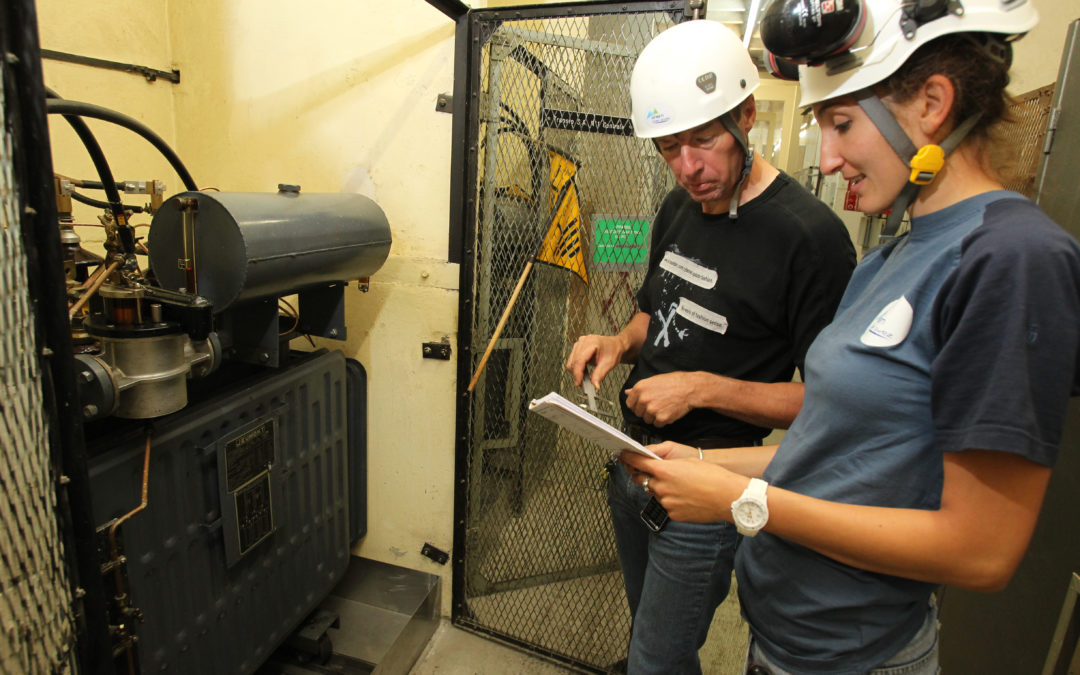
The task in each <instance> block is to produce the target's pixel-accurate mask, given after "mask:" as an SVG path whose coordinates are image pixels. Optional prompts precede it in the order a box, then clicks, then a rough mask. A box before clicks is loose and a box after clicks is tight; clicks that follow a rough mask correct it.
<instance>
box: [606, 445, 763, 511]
mask: <svg viewBox="0 0 1080 675" xmlns="http://www.w3.org/2000/svg"><path fill="white" fill-rule="evenodd" d="M650 449H651V450H653V451H654V452H656V454H658V455H660V456H661V457H665V459H662V460H660V459H650V458H648V457H645V456H644V455H640V454H638V453H636V452H631V451H623V453H622V455H621V456H620V457H619V461H621V462H623V463H624V464H626V466H627V467H628V468H629V469H630V472H631V475H632V476H633V480H634V482H635V483H637V484H638V485H642V486H643V487H647V488H648V491H649V492H651V493H652V494H653V495H654V496H655V497H656V499H657V500H658V501H659V502H660V504H661V506H663V507H664V508H665V509H666V510H667V512H668V515H669V516H670V517H671V518H672V519H673V520H678V521H682V522H688V523H712V522H716V521H720V520H725V521H728V522H731V502H733V501H735V499H737V498H738V497H739V495H740V494H742V491H743V490H745V489H746V486H747V485H748V484H749V483H750V479H749V478H747V477H746V476H740V475H739V474H737V473H733V472H731V471H728V470H727V469H725V468H723V467H721V466H718V465H716V464H712V463H709V462H702V461H700V460H699V459H698V457H697V448H691V447H690V446H686V445H679V444H678V443H671V442H665V443H661V444H659V445H656V446H651V447H650ZM687 451H690V452H692V453H693V455H692V457H687V456H686V455H685V453H686V452H687ZM662 453H664V454H662ZM675 454H679V455H680V457H675V456H674V455H675ZM646 479H648V484H647V486H646V485H645V480H646Z"/></svg>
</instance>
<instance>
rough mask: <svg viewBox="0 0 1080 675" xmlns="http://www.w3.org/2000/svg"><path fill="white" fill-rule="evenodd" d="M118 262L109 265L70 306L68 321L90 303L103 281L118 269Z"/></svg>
mask: <svg viewBox="0 0 1080 675" xmlns="http://www.w3.org/2000/svg"><path fill="white" fill-rule="evenodd" d="M120 262H121V261H119V260H117V261H115V262H113V263H111V264H110V265H109V267H108V269H106V270H105V272H104V273H103V274H102V275H101V276H100V277H98V278H97V279H95V280H94V283H93V284H92V285H91V286H90V288H88V289H87V290H86V292H85V293H83V294H82V297H80V298H79V299H78V301H77V302H76V303H75V304H74V305H72V306H71V309H69V310H68V319H74V318H75V315H76V314H78V313H79V310H80V309H82V308H83V305H85V304H86V303H87V302H89V301H90V298H92V297H93V296H94V293H97V291H98V289H99V288H101V285H102V284H104V283H105V280H106V279H108V278H109V275H110V274H112V273H113V272H115V271H116V269H117V268H118V267H120Z"/></svg>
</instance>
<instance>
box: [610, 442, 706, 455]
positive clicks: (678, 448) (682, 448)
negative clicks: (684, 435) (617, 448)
mask: <svg viewBox="0 0 1080 675" xmlns="http://www.w3.org/2000/svg"><path fill="white" fill-rule="evenodd" d="M647 447H648V449H649V450H652V451H653V452H654V453H656V454H657V456H659V457H663V458H664V459H698V458H699V455H698V449H697V448H694V447H691V446H689V445H683V444H682V443H676V442H675V441H664V442H663V443H658V444H657V445H650V446H647ZM623 454H626V453H623ZM634 454H637V453H634ZM639 456H640V455H639Z"/></svg>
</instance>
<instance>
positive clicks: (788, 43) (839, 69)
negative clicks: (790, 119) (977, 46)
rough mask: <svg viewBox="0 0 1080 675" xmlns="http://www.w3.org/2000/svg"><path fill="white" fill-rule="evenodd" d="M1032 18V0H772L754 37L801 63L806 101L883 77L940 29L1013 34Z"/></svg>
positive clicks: (939, 33) (849, 91)
mask: <svg viewBox="0 0 1080 675" xmlns="http://www.w3.org/2000/svg"><path fill="white" fill-rule="evenodd" d="M864 5H865V7H864ZM1038 21H1039V16H1038V13H1037V12H1036V11H1035V7H1034V6H1033V4H1032V2H1031V0H931V1H929V2H926V1H923V2H910V1H908V2H904V1H902V0H774V1H773V2H772V4H770V5H769V7H768V8H766V10H765V13H764V14H763V16H762V19H761V38H762V42H764V43H765V48H766V49H767V50H768V51H769V52H770V53H771V54H773V55H775V56H778V57H781V58H786V59H790V60H793V61H795V62H797V63H801V64H802V65H800V66H799V86H800V89H801V91H802V100H801V101H800V102H799V105H800V106H809V105H813V104H815V103H819V102H821V101H825V100H828V99H831V98H836V97H838V96H844V95H847V94H854V93H855V92H857V91H860V90H862V89H866V88H867V87H870V86H872V85H874V84H877V83H878V82H881V81H882V80H885V79H886V78H888V77H889V76H890V75H892V74H893V73H895V72H896V71H897V70H898V69H899V68H900V66H901V65H903V63H904V62H905V61H907V59H908V57H910V56H911V55H912V54H913V53H914V52H915V50H916V49H918V48H919V47H921V46H923V45H924V44H926V43H927V42H930V41H931V40H934V39H935V38H939V37H941V36H943V35H947V34H950V33H997V34H999V35H1002V36H1019V35H1022V34H1024V33H1026V32H1027V31H1029V30H1031V29H1032V28H1034V27H1035V24H1036V23H1038ZM830 41H831V42H832V43H833V44H834V45H835V51H832V52H831V53H830V52H829V46H828V45H827V44H826V43H828V42H830Z"/></svg>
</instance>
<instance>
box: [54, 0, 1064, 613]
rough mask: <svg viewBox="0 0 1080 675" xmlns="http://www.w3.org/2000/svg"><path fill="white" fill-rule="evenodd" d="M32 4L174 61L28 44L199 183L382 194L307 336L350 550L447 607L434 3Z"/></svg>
mask: <svg viewBox="0 0 1080 675" xmlns="http://www.w3.org/2000/svg"><path fill="white" fill-rule="evenodd" d="M469 4H471V5H472V6H476V7H479V6H483V4H484V3H482V2H470V3H469ZM1038 6H1039V8H1040V10H1041V12H1042V14H1043V17H1044V20H1043V22H1042V24H1041V25H1040V26H1039V27H1038V28H1037V29H1036V30H1035V31H1033V32H1032V34H1031V35H1029V36H1028V37H1027V38H1026V39H1024V40H1023V41H1021V42H1020V43H1019V47H1018V50H1017V77H1016V78H1015V85H1014V90H1015V91H1016V92H1022V91H1027V90H1029V89H1033V88H1035V87H1038V86H1042V85H1044V84H1047V83H1049V82H1051V81H1053V80H1054V77H1055V73H1056V71H1057V64H1058V61H1059V59H1060V51H1061V47H1062V44H1063V42H1064V35H1065V26H1066V24H1067V23H1068V22H1069V21H1071V20H1072V19H1074V18H1076V17H1078V16H1080V0H1069V2H1061V3H1058V2H1052V1H1050V0H1042V1H1041V2H1039V3H1038ZM38 12H39V22H40V33H41V42H42V46H43V47H45V48H48V49H54V50H60V51H66V52H72V53H77V54H82V55H86V56H94V57H98V58H105V59H111V60H116V61H124V62H131V63H138V64H143V65H147V66H151V67H155V68H159V69H162V70H169V69H171V68H174V67H175V68H178V69H179V70H180V71H181V82H180V84H179V85H174V84H170V83H168V82H163V81H157V82H154V83H150V82H147V81H146V80H145V79H143V78H141V77H137V76H133V75H129V74H124V73H118V72H111V71H102V70H98V69H94V68H88V67H85V66H77V65H69V64H63V63H57V62H53V61H46V63H45V77H46V84H47V85H48V86H51V87H53V88H55V89H56V90H57V91H58V92H59V93H60V94H61V95H62V96H64V97H66V98H70V99H75V100H83V101H89V102H92V103H97V104H100V105H104V106H108V107H110V108H114V109H116V110H119V111H121V112H124V113H126V114H128V115H131V116H132V117H135V118H137V119H139V120H141V121H143V122H144V123H146V124H147V125H149V126H150V127H151V128H152V129H154V130H155V131H156V132H157V133H158V134H160V135H161V136H162V137H163V138H164V139H165V140H166V141H167V142H168V143H170V144H171V145H172V146H173V147H174V148H175V149H176V150H177V151H178V153H179V154H180V156H181V157H182V158H183V160H184V162H185V163H186V164H187V166H188V168H189V169H190V171H191V173H192V174H193V175H194V177H195V180H196V181H197V182H198V183H199V185H200V186H204V187H205V186H214V187H217V188H220V189H222V190H227V191H260V192H262V191H273V190H274V189H275V188H276V185H277V184H278V183H280V182H289V183H298V184H300V185H302V186H303V189H304V190H305V191H308V192H336V191H341V190H352V191H358V192H362V193H364V194H367V195H369V196H372V197H374V199H375V200H376V201H377V202H378V203H379V204H380V205H381V206H382V208H383V209H384V210H385V211H386V214H387V217H388V218H389V221H390V225H391V229H392V231H393V234H394V245H393V248H392V250H391V256H390V259H389V260H388V262H387V264H386V265H385V266H384V268H383V269H382V270H381V271H380V272H379V273H378V274H376V275H375V276H374V277H373V278H372V283H371V290H370V292H368V293H366V294H365V293H361V292H360V291H358V290H357V289H356V288H355V286H354V287H352V288H350V289H349V290H348V292H347V298H348V310H347V311H348V330H349V339H348V341H347V342H345V343H330V342H327V343H326V345H327V346H340V347H343V348H344V350H345V353H346V355H348V356H351V357H354V358H357V359H358V360H360V362H361V363H363V364H364V366H365V367H366V369H367V372H368V378H369V417H370V426H369V429H368V442H369V459H368V462H369V478H368V481H369V482H368V504H369V518H368V525H369V531H368V535H367V536H366V538H365V539H364V540H363V542H362V543H361V544H360V546H359V547H358V549H357V551H356V552H357V553H358V554H360V555H364V556H367V557H370V558H374V559H376V560H382V561H386V562H391V563H395V564H399V565H403V566H406V567H410V568H414V569H420V570H425V571H428V572H432V573H435V574H439V575H441V576H442V578H443V588H444V593H443V599H444V600H443V603H444V604H443V607H444V612H445V613H449V602H450V565H449V564H447V565H446V566H439V565H437V564H435V563H434V562H432V561H430V560H429V559H427V558H425V557H423V556H421V555H420V548H421V547H422V545H423V544H424V543H425V542H430V543H431V544H433V545H435V546H437V547H438V548H441V549H443V550H446V551H449V550H450V548H451V544H452V536H453V523H452V517H453V487H454V486H453V475H454V472H453V466H454V449H455V446H454V432H455V414H456V408H455V392H456V377H455V375H456V365H455V362H454V361H436V360H425V359H422V358H421V343H423V342H428V341H437V340H440V339H442V337H443V336H448V337H449V339H450V341H451V344H452V346H453V350H454V354H455V355H456V354H457V353H458V347H457V340H456V338H457V335H456V330H457V266H456V265H450V264H448V263H446V255H447V251H446V242H447V223H448V203H449V184H450V141H451V138H450V129H451V116H450V115H447V114H443V113H437V112H435V98H436V96H437V95H438V94H439V93H441V92H450V91H452V89H453V25H452V24H451V22H450V21H449V19H447V18H446V17H445V16H444V15H443V14H442V13H440V12H439V11H438V10H436V9H434V8H432V7H431V6H430V5H428V4H427V3H426V2H424V0H394V2H378V1H376V0H309V1H308V2H305V3H295V2H285V1H283V0H228V1H227V2H222V1H220V0H183V1H181V0H174V1H170V0H98V1H97V2H93V3H88V2H70V1H69V0H39V2H38ZM785 113H787V114H788V115H793V114H794V110H792V111H787V110H785ZM50 121H51V124H52V129H53V148H54V158H55V159H54V162H55V165H56V169H57V171H60V172H62V173H66V174H68V175H72V176H78V177H83V178H92V177H94V174H93V172H92V167H91V165H90V163H89V161H88V159H87V158H86V157H85V152H84V151H83V150H82V147H81V145H79V143H78V141H77V140H76V139H75V137H74V136H73V135H72V134H71V132H70V130H68V129H67V128H66V125H64V124H63V123H62V122H60V121H59V120H56V119H53V120H50ZM787 122H788V123H789V124H790V123H791V122H790V120H787ZM91 126H92V128H94V130H95V132H96V133H97V134H98V136H99V139H100V140H101V143H102V145H103V147H104V148H105V151H106V153H107V155H108V157H109V159H110V162H111V164H112V166H113V170H114V173H115V174H116V176H117V177H118V178H164V179H165V180H166V182H167V183H168V188H169V189H168V193H169V194H171V193H173V192H176V191H179V190H180V189H181V188H182V186H180V185H179V181H178V179H177V178H176V177H175V175H174V174H173V173H172V171H171V169H170V168H169V167H168V165H167V164H166V163H165V162H164V160H163V159H161V158H160V156H159V155H158V153H157V152H156V151H154V150H153V149H152V148H150V146H149V145H148V144H146V143H145V142H144V141H142V140H141V139H139V138H137V137H135V136H134V135H133V134H131V133H130V132H127V131H124V130H121V129H119V128H116V127H112V126H110V125H107V124H102V123H97V122H93V121H91ZM789 128H790V127H789ZM77 214H78V215H79V218H80V220H89V219H90V218H92V211H91V210H88V209H80V210H79V211H77ZM141 221H145V217H143V218H141V219H140V218H136V219H135V222H137V223H138V222H141ZM141 232H145V231H141ZM84 236H85V235H84ZM90 238H91V237H89V236H87V239H90Z"/></svg>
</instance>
